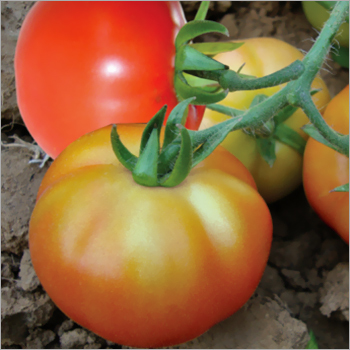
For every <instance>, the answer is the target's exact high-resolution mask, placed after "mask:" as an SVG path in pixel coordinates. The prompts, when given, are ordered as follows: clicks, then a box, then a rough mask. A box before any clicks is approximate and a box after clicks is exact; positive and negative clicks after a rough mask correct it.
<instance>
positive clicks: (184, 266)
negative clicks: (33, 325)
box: [15, 2, 348, 347]
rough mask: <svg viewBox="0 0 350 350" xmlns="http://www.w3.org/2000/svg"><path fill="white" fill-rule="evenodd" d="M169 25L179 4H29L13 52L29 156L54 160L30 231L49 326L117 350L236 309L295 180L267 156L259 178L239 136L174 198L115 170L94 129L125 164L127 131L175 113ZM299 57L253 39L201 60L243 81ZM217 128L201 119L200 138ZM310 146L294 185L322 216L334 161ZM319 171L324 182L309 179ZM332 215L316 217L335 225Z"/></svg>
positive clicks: (184, 336) (133, 139)
mask: <svg viewBox="0 0 350 350" xmlns="http://www.w3.org/2000/svg"><path fill="white" fill-rule="evenodd" d="M184 23H185V19H184V16H183V12H182V9H181V6H180V3H179V2H140V3H135V2H134V3H132V4H131V3H128V2H103V3H99V2H38V3H37V4H35V5H34V7H33V8H32V10H31V11H30V13H29V14H28V16H27V17H26V19H25V21H24V23H23V27H22V29H21V32H20V36H19V39H18V45H17V51H16V57H15V71H16V84H17V95H18V105H19V108H20V111H21V114H22V117H23V119H24V121H25V123H26V125H27V127H28V130H29V131H30V133H31V134H32V135H33V137H34V139H35V140H36V141H37V142H38V144H39V145H40V146H41V147H42V148H43V149H44V150H45V151H46V152H47V153H48V154H49V155H50V156H52V157H56V156H58V157H57V158H56V159H55V161H54V162H53V164H52V165H51V167H50V168H49V170H48V171H47V174H46V175H45V177H44V179H43V182H42V184H41V187H40V189H39V193H38V196H37V204H36V207H35V209H34V212H33V215H32V218H31V222H30V237H29V240H30V242H29V243H30V251H31V256H32V261H33V265H34V268H35V270H36V272H37V274H38V277H39V279H40V281H41V282H42V285H43V287H44V288H45V290H46V291H47V292H48V294H49V295H50V297H51V298H52V299H53V301H54V302H55V303H56V304H57V305H58V307H59V308H60V309H61V310H62V311H63V312H64V313H66V314H67V315H68V316H69V317H71V318H72V319H73V320H75V321H76V322H77V323H79V324H81V325H82V326H84V327H86V328H88V329H91V330H93V331H94V332H96V333H97V334H99V335H101V336H102V337H105V338H106V339H110V340H112V341H115V342H117V343H120V344H126V345H132V346H140V347H159V346H168V345H172V344H179V343H181V342H185V341H188V340H190V339H193V338H195V337H197V336H198V335H200V334H201V333H203V332H205V331H206V330H207V329H209V328H210V327H211V326H213V325H214V324H215V323H217V322H219V321H220V320H222V319H224V318H226V317H228V316H229V315H231V314H232V313H234V312H235V311H237V310H238V309H239V308H240V307H241V306H242V305H243V304H244V303H245V302H246V301H247V300H248V299H249V297H250V296H251V295H252V293H253V292H254V290H255V288H256V287H257V285H258V283H259V280H260V278H261V276H262V274H263V271H264V268H265V265H266V262H267V259H268V255H269V251H270V245H271V240H272V221H271V216H270V213H269V210H268V207H267V205H266V202H265V200H267V201H274V200H277V199H279V198H281V197H282V196H285V195H286V194H288V193H289V192H291V191H292V190H293V189H294V188H295V187H296V186H298V185H299V184H300V182H301V176H302V164H303V163H302V156H301V155H299V154H298V152H296V151H295V150H293V149H291V148H290V147H288V146H286V145H284V144H282V143H277V145H276V154H277V159H276V162H275V164H274V166H273V167H272V168H270V167H269V166H268V165H267V164H266V163H265V162H264V161H263V159H262V158H261V156H260V155H259V154H258V153H257V151H256V144H255V140H254V138H253V137H251V136H249V135H246V134H245V133H243V132H242V131H236V132H233V133H231V134H230V135H229V136H228V137H227V139H226V140H225V141H224V143H223V146H224V147H221V146H220V147H218V148H217V149H216V150H215V151H214V152H213V153H212V154H211V155H210V156H209V157H208V158H207V159H206V160H205V161H203V162H202V163H200V164H199V165H198V166H197V167H195V168H194V169H193V170H192V171H191V173H190V174H189V176H188V177H187V179H186V180H185V181H184V182H183V183H182V184H181V185H178V186H176V187H174V188H161V187H144V186H140V185H138V184H136V183H135V182H134V181H133V178H132V176H131V174H130V172H129V171H128V170H127V169H125V168H124V167H123V166H122V165H121V164H120V162H119V161H118V160H117V158H116V157H115V155H114V153H113V151H112V147H111V141H110V133H111V127H110V126H108V125H110V124H112V123H119V124H121V125H119V126H118V132H119V134H120V138H121V140H122V141H123V143H124V144H125V145H126V146H127V147H128V149H129V150H130V151H131V152H132V153H134V154H137V152H138V146H139V144H140V139H141V135H142V131H143V129H144V125H143V124H141V123H145V122H147V121H148V120H149V119H150V118H151V117H152V116H153V115H154V114H155V113H156V112H157V111H158V110H159V109H160V108H161V107H162V106H163V105H164V104H167V105H168V110H171V109H172V108H173V107H174V106H175V105H176V104H177V103H178V100H177V96H176V92H175V90H174V86H173V76H174V55H175V47H174V39H175V36H176V34H177V32H178V31H179V29H180V28H181V26H183V25H184ZM300 58H302V55H301V54H300V53H299V51H298V50H296V49H295V48H293V47H291V46H290V45H288V44H285V43H283V42H280V41H277V40H273V39H263V38H261V39H251V40H247V41H245V44H244V45H243V46H242V47H241V48H239V49H237V50H235V51H233V52H231V53H227V54H223V56H219V57H217V59H218V60H222V62H224V63H226V64H228V65H229V66H230V67H231V69H235V70H236V69H238V68H239V66H241V65H242V63H246V65H245V66H244V68H243V71H242V72H243V73H245V74H251V75H255V76H258V77H259V76H264V75H266V74H269V73H272V72H273V71H276V70H278V69H280V68H283V67H284V66H286V65H288V64H290V63H292V62H293V61H294V60H296V59H300ZM314 88H321V89H322V90H321V91H320V92H318V93H317V94H316V95H315V96H314V99H315V102H316V104H317V106H318V107H319V108H321V107H324V106H325V105H326V104H327V102H328V100H329V95H328V91H327V88H326V87H325V85H324V83H323V82H322V80H321V79H320V78H316V80H315V82H314ZM277 89H279V87H276V88H269V89H266V90H265V91H264V93H265V94H266V95H272V94H273V93H274V92H276V91H277ZM259 93H261V91H260V92H259ZM256 94H257V92H256V91H254V92H235V93H232V94H229V96H228V97H227V98H226V99H225V100H224V101H223V103H224V104H227V105H231V106H235V107H236V108H241V109H244V108H248V107H249V104H250V103H251V101H252V99H253V98H254V95H256ZM344 95H345V93H344ZM346 96H347V93H346ZM339 98H340V97H339ZM341 99H343V97H341ZM344 99H345V98H344ZM336 101H338V100H336ZM339 105H340V103H338V102H334V103H333V104H332V107H331V106H330V107H329V109H327V112H328V111H329V112H328V114H329V116H330V118H334V119H332V120H331V121H330V122H332V123H333V122H334V127H335V128H336V130H338V131H344V130H345V129H346V130H347V127H346V125H345V124H346V123H348V112H347V113H346V110H345V109H346V102H344V111H343V114H342V113H334V111H335V110H336V111H337V109H339ZM347 108H348V102H347ZM203 112H204V108H203V106H190V109H189V112H188V118H187V124H186V126H187V127H188V128H192V129H197V128H198V127H199V125H200V123H201V121H202V117H203ZM223 119H225V117H224V116H223V115H219V114H218V113H215V112H211V111H206V113H205V115H204V119H203V123H202V125H203V126H209V125H212V124H214V123H217V122H219V121H221V120H223ZM307 121H308V120H307V118H306V116H305V115H304V114H303V113H302V112H301V111H297V112H296V113H295V114H294V115H293V116H292V117H291V118H289V119H288V120H287V121H286V123H287V124H288V125H289V126H290V127H292V128H293V129H295V130H296V131H297V132H299V133H300V135H302V136H303V137H304V138H306V135H305V134H304V133H303V132H302V131H300V127H301V126H302V125H304V124H305V123H307ZM124 123H128V124H124ZM344 126H345V129H344V130H343V129H342V128H343V127H344ZM346 130H345V131H346ZM318 147H321V146H320V145H319V144H318V143H317V142H316V141H313V140H310V141H309V142H308V145H307V158H308V162H307V164H308V166H306V165H305V171H304V174H305V179H304V183H305V189H306V192H307V195H308V196H309V197H310V203H311V204H312V205H313V206H314V207H315V209H316V210H319V209H318V207H317V204H318V203H321V201H324V203H325V204H322V205H321V207H322V208H323V209H324V208H326V206H327V205H329V203H330V200H328V199H324V198H325V197H327V196H328V197H331V196H339V194H338V193H337V194H335V193H332V194H330V193H329V192H327V191H328V187H327V190H322V191H323V192H322V191H321V190H320V188H321V187H322V186H325V185H326V184H327V186H328V185H329V186H330V188H329V189H332V187H336V186H337V185H338V184H337V181H340V182H341V183H342V182H343V179H340V175H339V174H340V172H345V170H344V169H345V168H344V166H345V163H346V162H348V159H347V158H346V157H344V156H340V155H339V154H333V153H332V154H331V153H330V152H329V150H328V149H324V151H323V152H324V154H326V153H327V152H328V153H329V156H328V155H327V157H329V159H328V158H327V160H326V159H325V158H323V157H322V156H320V154H318V152H319V151H318ZM225 148H226V149H225ZM315 149H316V150H315ZM315 152H316V153H317V154H314V153H315ZM328 153H327V154H328ZM342 157H343V158H342ZM320 160H322V162H323V161H324V164H327V165H326V167H327V172H324V171H320V170H319V167H323V165H322V164H321V165H319V164H318V162H320ZM347 164H348V163H347ZM332 171H333V172H334V173H331V172H332ZM326 174H327V176H328V177H329V178H330V180H328V179H327V180H326V178H325V176H326ZM317 176H319V177H320V178H321V180H320V181H319V182H317V181H316V180H315V179H316V177H317ZM346 176H347V175H345V177H346ZM310 179H311V181H310ZM333 180H334V181H333ZM316 182H317V185H316ZM255 183H256V184H257V185H256V184H255ZM257 189H258V191H259V192H260V194H259V193H258V191H257ZM340 195H342V196H343V197H344V198H345V197H346V196H347V194H340ZM320 196H322V199H318V198H319V197H320ZM263 197H264V199H265V200H264V199H263ZM328 197H327V198H328ZM332 200H333V199H332ZM333 201H334V203H337V200H335V199H334V200H333ZM344 201H345V199H344ZM314 202H316V204H314ZM322 203H323V202H322ZM337 205H338V204H333V202H332V204H331V207H332V210H333V211H334V210H335V211H337V212H339V211H340V210H337ZM323 209H322V210H323ZM324 210H325V211H326V212H327V214H323V212H322V211H321V210H320V212H321V213H322V214H321V215H322V216H323V217H327V219H325V220H326V222H327V223H329V224H330V225H333V224H332V220H336V222H337V223H338V222H340V221H341V222H342V224H341V228H338V224H335V225H333V227H334V228H335V229H336V230H338V229H339V230H344V229H345V226H346V225H345V224H346V220H347V217H346V216H345V215H343V216H341V218H339V219H338V218H336V219H335V214H333V211H332V212H331V213H330V211H329V210H328V209H324ZM328 213H329V214H328ZM328 216H329V219H328Z"/></svg>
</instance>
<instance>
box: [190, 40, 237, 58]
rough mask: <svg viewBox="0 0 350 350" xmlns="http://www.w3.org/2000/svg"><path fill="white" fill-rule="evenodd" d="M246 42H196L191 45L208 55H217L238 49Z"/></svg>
mask: <svg viewBox="0 0 350 350" xmlns="http://www.w3.org/2000/svg"><path fill="white" fill-rule="evenodd" d="M243 44H244V43H243V42H240V43H233V42H213V43H195V44H189V46H190V47H192V48H194V49H196V50H197V51H199V52H201V53H203V54H204V55H207V56H215V55H217V54H219V53H223V52H229V51H233V50H236V49H238V48H239V47H241V46H242V45H243Z"/></svg>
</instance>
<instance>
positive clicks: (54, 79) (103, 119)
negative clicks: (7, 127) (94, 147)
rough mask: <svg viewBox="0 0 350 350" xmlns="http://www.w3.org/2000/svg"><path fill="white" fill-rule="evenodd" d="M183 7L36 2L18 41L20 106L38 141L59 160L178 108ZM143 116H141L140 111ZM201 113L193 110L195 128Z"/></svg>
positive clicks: (176, 4) (173, 4)
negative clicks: (100, 136)
mask: <svg viewBox="0 0 350 350" xmlns="http://www.w3.org/2000/svg"><path fill="white" fill-rule="evenodd" d="M185 22H186V20H185V18H184V15H183V12H182V8H181V5H180V3H179V2H176V1H172V2H166V1H164V2H163V1H159V2H133V3H130V2H126V1H106V2H100V1H91V2H90V1H82V2H80V1H79V2H75V1H69V2H60V1H39V2H37V3H36V4H35V5H34V7H33V8H32V9H31V10H30V12H29V13H28V15H27V17H26V18H25V21H24V23H23V26H22V28H21V31H20V35H19V38H18V42H17V47H16V54H15V76H16V87H17V101H18V106H19V109H20V112H21V115H22V117H23V120H24V122H25V124H26V126H27V128H28V130H29V132H30V133H31V135H32V136H33V138H34V139H35V140H36V141H37V143H38V144H39V145H40V146H41V147H42V149H43V150H44V151H45V152H47V153H48V154H49V155H50V156H51V157H53V158H55V157H56V156H57V155H58V154H59V153H60V152H61V151H62V150H63V149H64V148H65V147H67V146H68V145H69V144H70V143H71V142H73V141H74V140H76V139H78V138H79V137H80V136H82V135H84V134H86V133H88V132H90V131H93V130H96V129H98V128H101V127H103V126H105V125H109V124H112V123H146V122H147V121H148V120H149V119H150V117H151V116H153V115H154V114H155V113H156V112H157V111H158V110H159V109H160V108H161V107H162V106H163V105H164V104H167V105H168V107H169V109H168V110H171V109H172V108H173V107H174V106H175V105H176V104H177V103H178V100H177V98H176V94H175V90H174V86H173V76H174V60H175V46H174V40H175V36H176V34H177V32H178V31H179V29H180V28H181V27H182V26H183V25H184V24H185ZM140 111H142V113H140ZM203 112H204V108H203V107H202V106H200V107H198V108H195V107H194V106H190V110H189V116H188V123H187V127H189V128H190V129H197V128H198V126H199V124H200V122H201V119H202V116H203Z"/></svg>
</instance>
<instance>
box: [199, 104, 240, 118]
mask: <svg viewBox="0 0 350 350" xmlns="http://www.w3.org/2000/svg"><path fill="white" fill-rule="evenodd" d="M206 108H208V109H211V110H212V111H216V112H219V113H222V114H225V115H227V116H229V117H231V118H234V117H238V116H239V115H242V114H243V113H245V111H242V110H240V109H236V108H232V107H227V106H223V105H219V104H209V105H207V107H206Z"/></svg>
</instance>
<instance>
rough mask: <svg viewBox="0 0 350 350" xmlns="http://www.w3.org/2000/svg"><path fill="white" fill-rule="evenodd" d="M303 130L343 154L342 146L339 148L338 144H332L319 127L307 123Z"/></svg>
mask: <svg viewBox="0 0 350 350" xmlns="http://www.w3.org/2000/svg"><path fill="white" fill-rule="evenodd" d="M301 130H303V131H304V132H305V133H306V134H308V135H309V136H311V137H312V138H313V139H315V140H316V141H318V142H320V143H322V144H324V145H326V146H327V147H329V148H332V149H334V150H335V151H337V152H339V153H341V154H343V152H342V150H341V149H340V148H338V147H337V146H335V145H333V144H331V143H330V142H328V141H327V140H326V139H325V138H324V137H323V136H322V135H321V134H320V133H319V131H318V130H317V128H316V127H315V126H313V125H312V124H307V125H304V126H303V127H302V128H301ZM346 156H347V157H349V155H348V154H346Z"/></svg>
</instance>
